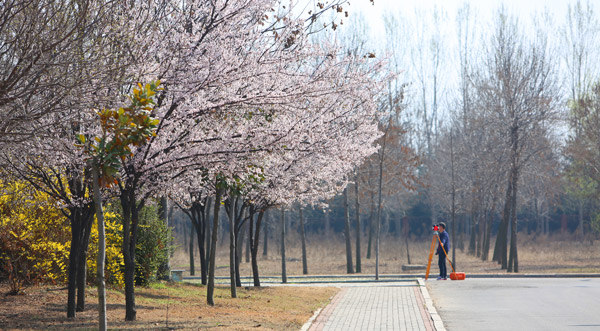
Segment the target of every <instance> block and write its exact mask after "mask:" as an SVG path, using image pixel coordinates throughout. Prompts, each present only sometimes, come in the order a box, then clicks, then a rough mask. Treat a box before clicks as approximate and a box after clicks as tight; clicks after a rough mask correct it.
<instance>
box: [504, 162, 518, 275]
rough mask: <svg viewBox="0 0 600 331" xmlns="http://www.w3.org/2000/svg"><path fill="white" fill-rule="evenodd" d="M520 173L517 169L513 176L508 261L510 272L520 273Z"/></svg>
mask: <svg viewBox="0 0 600 331" xmlns="http://www.w3.org/2000/svg"><path fill="white" fill-rule="evenodd" d="M518 178H519V173H518V169H517V168H515V169H514V171H513V175H512V191H513V192H512V197H511V213H510V214H511V217H510V218H511V223H510V224H511V226H510V255H509V259H508V269H507V271H508V272H519V258H518V254H517V183H518Z"/></svg>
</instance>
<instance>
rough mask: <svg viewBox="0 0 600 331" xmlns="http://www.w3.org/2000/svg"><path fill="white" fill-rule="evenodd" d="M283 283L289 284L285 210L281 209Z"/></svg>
mask: <svg viewBox="0 0 600 331" xmlns="http://www.w3.org/2000/svg"><path fill="white" fill-rule="evenodd" d="M281 282H282V283H284V284H285V283H287V273H286V270H285V210H284V209H283V208H281Z"/></svg>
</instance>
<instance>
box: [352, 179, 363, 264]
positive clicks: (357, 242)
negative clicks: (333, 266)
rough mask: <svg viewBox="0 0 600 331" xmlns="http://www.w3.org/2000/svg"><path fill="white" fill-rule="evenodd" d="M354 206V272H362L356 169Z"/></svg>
mask: <svg viewBox="0 0 600 331" xmlns="http://www.w3.org/2000/svg"><path fill="white" fill-rule="evenodd" d="M354 206H355V208H354V209H355V210H356V272H357V273H360V272H362V263H361V257H360V232H361V231H360V230H361V226H360V197H359V196H358V171H357V175H356V177H355V180H354Z"/></svg>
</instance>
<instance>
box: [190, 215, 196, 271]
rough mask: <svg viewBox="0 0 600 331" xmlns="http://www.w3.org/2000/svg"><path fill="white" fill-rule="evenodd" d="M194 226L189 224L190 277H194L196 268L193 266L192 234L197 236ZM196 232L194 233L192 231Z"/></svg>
mask: <svg viewBox="0 0 600 331" xmlns="http://www.w3.org/2000/svg"><path fill="white" fill-rule="evenodd" d="M194 228H195V226H194V224H193V223H192V224H191V228H190V248H189V253H190V276H194V275H196V266H195V265H194V234H196V235H197V230H196V229H194ZM194 230H196V231H194Z"/></svg>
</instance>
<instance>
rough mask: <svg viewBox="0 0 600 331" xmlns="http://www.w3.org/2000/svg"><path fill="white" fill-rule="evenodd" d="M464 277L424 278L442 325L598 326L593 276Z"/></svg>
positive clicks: (599, 283) (599, 290)
mask: <svg viewBox="0 0 600 331" xmlns="http://www.w3.org/2000/svg"><path fill="white" fill-rule="evenodd" d="M468 276H469V275H467V279H466V280H463V281H451V280H446V281H436V280H429V281H427V282H426V285H427V288H428V290H429V294H430V295H431V298H432V299H433V303H434V305H435V307H436V308H437V311H438V313H439V314H440V316H441V318H442V320H443V322H444V326H445V327H446V329H447V330H450V331H462V330H469V331H471V330H503V331H504V330H582V331H583V330H600V309H599V308H600V279H599V278H592V279H590V278H518V279H502V278H483V279H474V278H472V279H469V278H468Z"/></svg>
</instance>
